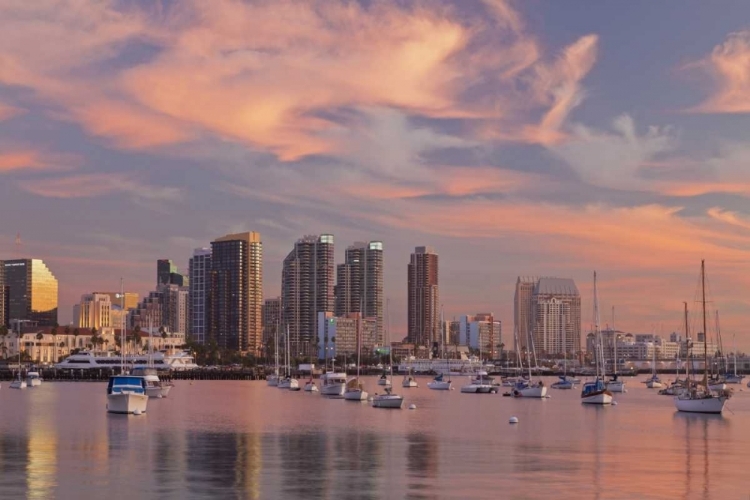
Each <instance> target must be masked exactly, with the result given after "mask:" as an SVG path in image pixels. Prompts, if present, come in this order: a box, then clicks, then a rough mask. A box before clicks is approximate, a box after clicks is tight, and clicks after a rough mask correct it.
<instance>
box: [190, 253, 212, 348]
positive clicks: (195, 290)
mask: <svg viewBox="0 0 750 500" xmlns="http://www.w3.org/2000/svg"><path fill="white" fill-rule="evenodd" d="M188 267H189V271H188V273H189V277H190V300H189V304H190V305H189V311H188V315H189V318H190V320H189V324H188V332H189V333H190V337H191V338H192V339H193V341H194V342H197V343H199V344H204V343H205V342H206V334H207V333H208V318H209V314H208V307H209V305H210V303H209V292H210V280H211V249H210V248H196V249H195V251H193V256H192V257H191V258H190V264H189V266H188Z"/></svg>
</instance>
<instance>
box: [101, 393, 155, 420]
mask: <svg viewBox="0 0 750 500" xmlns="http://www.w3.org/2000/svg"><path fill="white" fill-rule="evenodd" d="M147 405H148V396H147V395H146V394H135V393H129V392H123V393H119V394H109V395H107V412H108V413H120V414H125V415H129V414H133V413H146V407H147Z"/></svg>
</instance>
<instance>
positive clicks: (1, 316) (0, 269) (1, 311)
mask: <svg viewBox="0 0 750 500" xmlns="http://www.w3.org/2000/svg"><path fill="white" fill-rule="evenodd" d="M7 297H8V295H7V294H6V293H5V265H4V262H3V261H2V260H0V326H3V325H6V326H7V325H8V318H6V317H5V313H6V311H7V309H6V300H7Z"/></svg>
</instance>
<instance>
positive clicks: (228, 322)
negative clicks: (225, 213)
mask: <svg viewBox="0 0 750 500" xmlns="http://www.w3.org/2000/svg"><path fill="white" fill-rule="evenodd" d="M209 293H210V298H209V304H210V306H209V322H208V338H207V339H206V340H207V341H209V340H211V339H213V340H216V342H217V343H218V345H219V347H221V348H226V349H233V350H238V351H243V352H249V353H252V354H255V355H258V356H259V355H260V354H261V344H262V339H263V326H262V323H263V322H262V317H261V314H262V312H261V309H262V306H263V243H262V242H261V240H260V233H256V232H247V233H239V234H228V235H226V236H223V237H221V238H218V239H216V240H214V241H212V242H211V282H210V292H209Z"/></svg>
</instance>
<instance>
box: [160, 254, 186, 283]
mask: <svg viewBox="0 0 750 500" xmlns="http://www.w3.org/2000/svg"><path fill="white" fill-rule="evenodd" d="M188 283H189V280H188V278H187V277H186V276H184V275H183V274H180V273H179V272H177V266H176V265H175V264H174V262H172V261H171V260H169V259H159V260H157V261H156V286H159V285H177V286H188Z"/></svg>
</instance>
